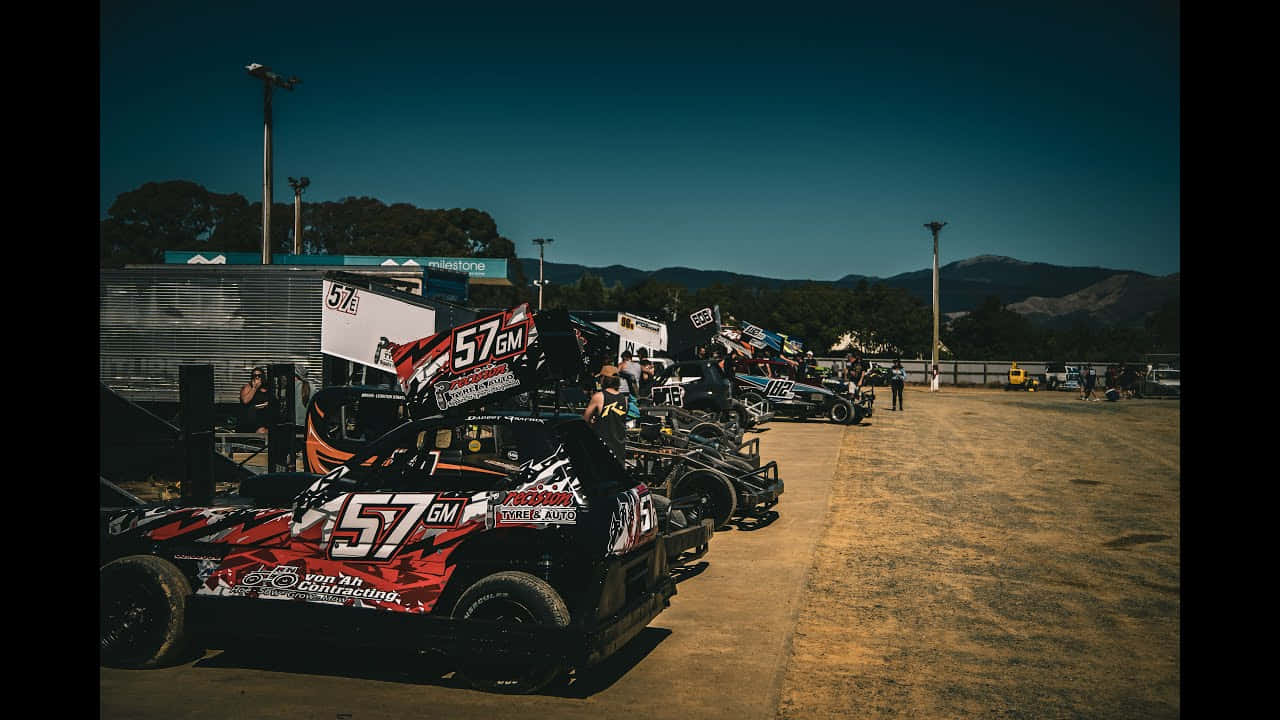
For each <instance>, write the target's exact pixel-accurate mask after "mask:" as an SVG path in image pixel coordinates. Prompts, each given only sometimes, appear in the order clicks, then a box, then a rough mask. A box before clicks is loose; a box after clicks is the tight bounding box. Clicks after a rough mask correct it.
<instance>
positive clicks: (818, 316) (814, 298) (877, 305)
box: [532, 274, 1180, 362]
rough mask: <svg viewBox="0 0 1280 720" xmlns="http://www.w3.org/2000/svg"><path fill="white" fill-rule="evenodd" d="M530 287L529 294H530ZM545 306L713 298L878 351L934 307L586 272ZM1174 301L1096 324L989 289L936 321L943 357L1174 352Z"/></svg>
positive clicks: (651, 310) (923, 323)
mask: <svg viewBox="0 0 1280 720" xmlns="http://www.w3.org/2000/svg"><path fill="white" fill-rule="evenodd" d="M536 299H537V295H536V292H534V293H533V295H532V300H534V301H536ZM543 303H544V305H545V306H546V307H552V308H562V309H568V310H592V309H600V308H617V309H623V310H626V311H628V312H635V313H644V314H649V315H652V316H654V317H656V318H659V319H670V318H672V317H674V314H675V313H676V312H678V311H679V310H680V309H682V308H683V309H693V308H696V307H705V306H708V305H719V306H720V309H721V313H722V314H727V315H729V316H730V317H732V318H733V319H736V320H739V321H747V322H751V323H753V324H755V325H760V326H762V327H764V328H766V329H769V330H773V331H775V332H781V333H785V334H787V335H791V336H796V337H800V338H803V339H804V341H805V343H806V347H808V348H810V349H813V350H814V351H815V353H816V354H818V355H821V354H823V353H824V352H826V351H827V349H828V348H830V347H832V346H833V345H835V344H836V343H837V341H839V340H841V339H842V338H843V337H844V336H845V335H846V334H849V333H852V334H853V336H854V337H855V338H857V339H858V340H859V342H860V343H861V345H862V346H864V347H868V348H885V349H884V350H883V351H882V352H879V353H876V354H877V355H879V356H898V357H915V358H926V357H929V355H930V352H929V344H930V342H931V340H932V338H933V311H932V309H931V308H930V307H928V306H927V305H925V304H924V303H923V302H921V301H920V300H919V299H917V298H916V297H915V296H913V295H911V294H910V293H909V292H907V291H906V290H903V289H900V288H891V287H888V286H886V285H880V284H877V285H868V284H867V282H866V281H863V282H861V283H859V284H858V286H857V287H855V288H852V289H850V288H841V287H836V286H833V285H827V284H822V283H806V284H804V285H801V286H797V287H790V288H785V289H768V288H758V287H747V286H743V285H732V286H725V285H712V286H711V287H707V288H703V289H701V290H697V291H694V292H691V291H689V290H688V289H687V288H684V287H682V286H678V285H672V284H668V283H663V282H661V281H659V280H655V279H652V278H650V279H647V280H645V281H643V282H641V283H638V284H636V285H634V286H632V287H623V286H622V285H621V284H615V285H614V286H613V287H605V285H604V283H603V282H601V280H600V278H598V277H596V276H594V275H589V274H588V275H584V276H583V277H582V278H581V279H579V280H578V281H577V282H576V283H573V284H571V285H563V286H554V285H552V286H548V288H547V290H546V293H545V295H544V298H543ZM1179 327H1180V317H1179V304H1178V303H1177V302H1176V301H1173V302H1170V303H1168V304H1167V305H1165V306H1164V307H1163V308H1161V310H1160V311H1159V312H1156V313H1154V314H1153V315H1152V316H1150V317H1148V318H1147V321H1146V325H1145V327H1142V328H1126V327H1099V326H1095V325H1090V324H1088V323H1085V322H1080V323H1077V324H1075V325H1073V326H1071V327H1069V328H1065V329H1054V328H1046V327H1042V326H1039V325H1036V324H1034V323H1032V322H1031V321H1030V320H1028V319H1027V318H1026V317H1024V316H1023V315H1020V314H1018V313H1016V312H1014V311H1012V310H1009V309H1007V308H1006V307H1005V306H1004V305H1003V303H1001V301H1000V299H999V298H996V297H988V298H987V299H986V300H985V301H984V302H983V303H982V304H981V305H979V306H978V307H977V308H976V309H975V310H973V311H972V312H970V313H968V314H967V315H964V316H962V317H959V318H957V319H955V320H953V321H950V322H946V323H944V324H943V325H942V327H941V328H940V332H939V334H940V337H941V340H942V344H943V345H944V346H946V347H947V348H948V349H949V350H950V353H945V352H944V353H943V354H942V357H944V358H961V359H964V358H971V359H987V358H993V359H1010V360H1016V359H1019V358H1022V359H1026V360H1083V361H1098V362H1102V361H1108V360H1137V359H1140V358H1141V357H1142V355H1144V354H1145V353H1152V352H1178V351H1179Z"/></svg>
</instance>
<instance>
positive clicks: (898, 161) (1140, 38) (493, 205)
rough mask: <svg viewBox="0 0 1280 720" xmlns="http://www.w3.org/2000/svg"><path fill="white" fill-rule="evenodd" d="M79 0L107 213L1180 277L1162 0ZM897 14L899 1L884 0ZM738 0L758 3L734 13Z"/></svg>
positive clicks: (1175, 115) (760, 256)
mask: <svg viewBox="0 0 1280 720" xmlns="http://www.w3.org/2000/svg"><path fill="white" fill-rule="evenodd" d="M617 5H618V4H616V3H613V4H610V3H593V4H574V5H557V4H556V3H540V4H534V3H522V4H516V3H511V4H504V3H484V4H481V3H447V4H446V3H435V2H427V3H404V4H403V5H402V6H400V7H401V8H402V9H399V10H395V9H393V8H394V7H395V5H394V4H391V3H366V4H359V3H350V2H344V3H326V2H310V3H289V2H272V3H241V2H223V3H160V2H156V3H141V2H115V1H112V0H103V2H102V3H101V6H100V8H101V10H100V12H101V158H100V160H101V177H100V180H101V186H100V187H101V192H100V203H101V207H100V210H101V212H102V213H103V216H105V213H106V209H107V208H108V207H109V206H110V205H111V203H112V201H113V200H114V199H115V197H116V196H117V195H119V194H120V193H122V192H125V191H127V190H131V189H133V188H136V187H138V186H139V185H141V184H143V183H145V182H148V181H160V180H174V179H184V180H191V181H194V182H196V183H199V184H201V185H204V186H205V187H207V188H209V189H210V190H213V191H215V192H222V193H229V192H237V193H240V194H242V195H245V196H246V197H247V198H248V199H249V200H250V201H251V202H252V201H255V200H260V199H261V197H262V190H261V182H262V181H261V177H262V87H261V83H260V82H259V81H257V80H255V79H253V78H250V77H249V76H248V75H247V73H246V71H245V69H244V66H245V65H247V64H249V63H251V62H258V63H262V64H265V65H268V66H271V67H272V68H273V69H275V70H276V71H278V72H282V73H284V74H292V75H297V76H299V77H300V78H302V80H303V83H302V85H300V86H298V88H297V89H296V90H295V91H293V92H287V91H283V90H277V91H276V94H275V103H274V106H275V189H274V193H275V199H276V201H277V202H288V201H289V200H290V199H291V197H292V193H291V191H290V188H289V185H288V182H287V180H286V178H287V177H288V176H295V177H297V176H301V175H307V176H309V177H310V178H311V182H312V184H311V188H309V190H308V191H307V193H306V194H305V195H304V200H316V201H323V200H337V199H340V198H343V197H348V196H371V197H375V198H378V199H380V200H382V201H384V202H387V203H392V202H407V203H412V204H414V205H417V206H419V207H424V208H451V207H474V208H478V209H481V210H485V211H487V212H489V213H490V214H491V215H492V216H493V217H494V219H495V220H496V221H497V223H498V230H499V232H500V233H502V234H503V235H505V236H506V237H508V238H511V239H512V240H513V241H515V243H516V248H517V252H518V253H519V254H520V255H521V256H532V257H536V256H537V253H536V249H537V248H536V246H534V245H533V244H532V243H531V242H529V241H530V239H532V238H534V237H553V238H555V239H556V242H555V244H554V245H551V246H549V252H548V259H549V260H555V261H558V262H574V263H582V264H585V265H607V264H611V263H615V262H616V263H619V264H624V265H630V266H632V267H638V268H643V269H656V268H660V267H665V266H672V265H680V266H687V267H695V268H700V269H721V270H730V271H734V272H740V273H749V274H756V275H765V276H770V277H782V278H813V279H820V280H834V279H836V278H839V277H842V276H844V275H847V274H849V273H857V274H862V275H876V276H882V277H883V276H889V275H894V274H897V273H899V272H905V271H909V270H917V269H921V268H924V267H926V266H928V264H929V263H930V253H931V243H930V238H929V233H928V231H927V230H926V229H925V228H924V227H922V225H923V223H925V222H928V221H930V220H934V219H937V220H943V221H947V222H948V223H949V225H948V226H947V228H946V229H944V230H943V231H942V243H941V246H942V250H941V259H942V262H943V263H946V262H950V261H953V260H959V259H963V258H967V257H972V256H974V255H980V254H995V255H1009V256H1012V257H1016V258H1019V259H1022V260H1028V261H1041V262H1050V263H1056V264H1062V265H1100V266H1104V267H1112V268H1118V269H1133V270H1139V271H1143V272H1148V273H1152V274H1158V275H1163V274H1167V273H1172V272H1178V271H1180V269H1181V268H1180V265H1179V245H1180V225H1179V203H1180V190H1179V182H1180V174H1179V133H1180V126H1179V114H1180V110H1179V108H1180V99H1179V76H1180V70H1179V55H1180V47H1179V45H1180V31H1179V23H1180V9H1179V4H1178V3H1177V2H1153V1H1144V0H1132V1H1131V2H1124V3H1102V2H1097V3H1095V2H1070V3H1048V2H1021V1H1014V0H1009V1H1008V2H1003V3H974V4H970V3H954V2H937V3H935V2H914V3H846V4H806V3H773V4H769V5H764V6H761V5H757V4H751V3H748V4H745V5H743V4H724V5H719V6H718V7H719V8H720V9H718V10H715V9H713V7H712V6H710V5H708V4H704V3H688V6H690V7H695V8H701V9H696V10H689V9H686V8H685V6H684V5H678V4H670V5H659V4H649V3H645V4H641V5H626V6H623V7H610V6H617ZM885 6H894V7H885ZM744 7H746V8H759V10H755V9H753V10H745V9H743V8H744Z"/></svg>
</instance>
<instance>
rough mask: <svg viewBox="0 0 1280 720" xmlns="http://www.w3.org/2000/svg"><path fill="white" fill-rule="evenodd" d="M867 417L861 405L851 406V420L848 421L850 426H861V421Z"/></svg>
mask: <svg viewBox="0 0 1280 720" xmlns="http://www.w3.org/2000/svg"><path fill="white" fill-rule="evenodd" d="M866 416H867V411H866V409H865V408H863V407H862V406H861V405H854V406H853V418H852V419H850V420H849V424H850V425H861V424H862V419H863V418H865V417H866Z"/></svg>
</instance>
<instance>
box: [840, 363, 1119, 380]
mask: <svg viewBox="0 0 1280 720" xmlns="http://www.w3.org/2000/svg"><path fill="white" fill-rule="evenodd" d="M815 359H816V360H817V362H818V365H819V366H822V367H829V368H831V369H832V370H833V371H835V372H836V373H837V374H839V375H840V376H841V377H843V373H844V370H845V360H844V358H815ZM869 362H874V363H876V364H877V365H883V366H885V367H888V366H891V365H892V364H893V361H892V360H871V361H869ZM1012 363H1013V361H1011V360H939V361H938V380H939V381H940V383H941V384H942V385H988V384H991V383H1000V384H1001V385H1003V384H1004V383H1005V382H1006V381H1007V380H1008V379H1009V366H1010V365H1011V364H1012ZM1017 363H1018V367H1020V368H1022V369H1023V370H1026V371H1027V374H1028V375H1032V376H1038V375H1042V374H1044V371H1045V367H1046V366H1047V365H1049V364H1050V363H1048V362H1046V361H1038V362H1037V361H1027V362H1024V361H1022V360H1018V361H1017ZM929 364H930V363H929V361H928V360H905V359H904V360H903V361H902V369H904V370H906V371H907V382H908V383H915V384H927V383H928V382H929ZM1064 364H1065V365H1074V366H1077V367H1084V366H1085V365H1086V364H1092V365H1093V369H1094V370H1095V371H1097V373H1098V381H1099V384H1100V385H1101V381H1102V376H1103V375H1104V374H1105V373H1106V371H1107V366H1108V365H1119V364H1120V363H1119V362H1114V363H1111V362H1095V363H1086V362H1084V361H1080V362H1072V361H1067V362H1066V363H1064Z"/></svg>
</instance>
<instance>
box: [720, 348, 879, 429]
mask: <svg viewBox="0 0 1280 720" xmlns="http://www.w3.org/2000/svg"><path fill="white" fill-rule="evenodd" d="M735 370H736V371H737V372H736V374H735V375H734V382H735V384H736V388H735V391H736V392H738V393H739V394H740V396H741V401H742V402H743V403H744V404H746V405H763V406H764V407H765V408H766V409H768V410H770V411H772V412H773V413H775V414H777V415H786V416H790V417H798V418H802V419H803V418H810V417H814V416H823V417H826V418H827V419H828V420H830V421H831V422H834V423H840V424H857V423H860V422H862V419H863V418H867V417H871V413H872V406H873V404H874V403H875V392H874V391H873V390H871V389H870V388H866V389H864V390H863V391H862V393H861V394H860V395H858V396H857V397H854V396H851V395H849V394H848V393H847V391H845V388H846V387H847V386H846V385H845V384H844V383H842V382H840V381H839V380H834V379H832V380H824V381H823V382H822V385H821V386H819V385H810V384H807V383H802V382H797V381H796V368H795V367H793V366H792V365H791V363H789V362H786V361H784V360H767V359H752V358H738V361H737V363H736V364H735Z"/></svg>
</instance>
